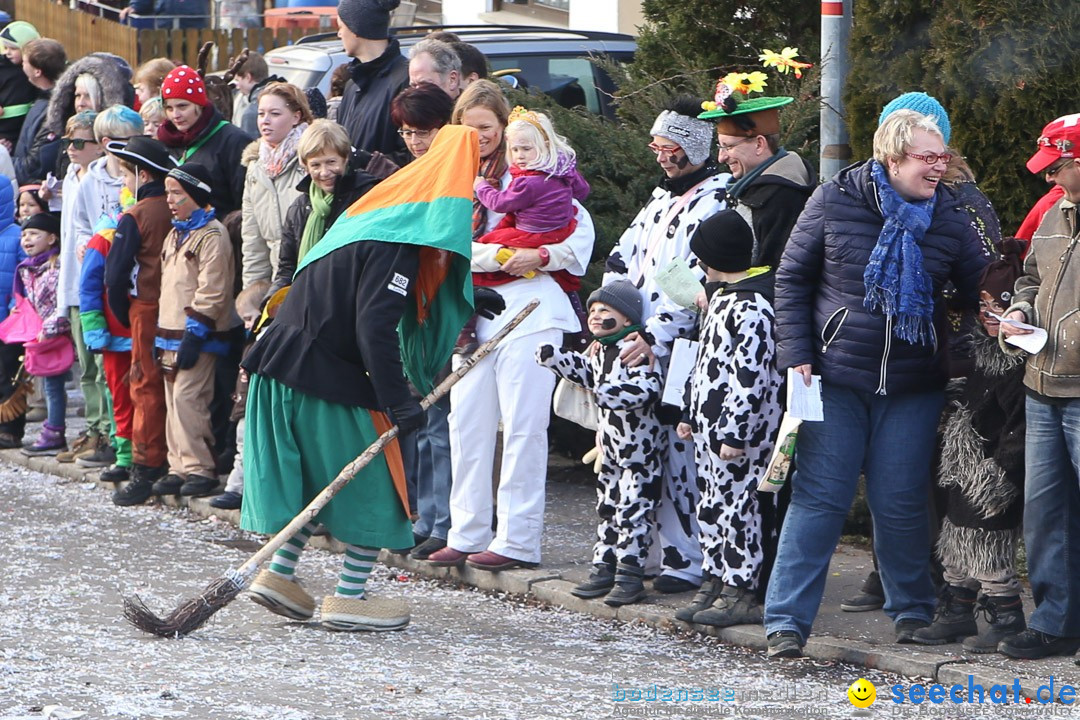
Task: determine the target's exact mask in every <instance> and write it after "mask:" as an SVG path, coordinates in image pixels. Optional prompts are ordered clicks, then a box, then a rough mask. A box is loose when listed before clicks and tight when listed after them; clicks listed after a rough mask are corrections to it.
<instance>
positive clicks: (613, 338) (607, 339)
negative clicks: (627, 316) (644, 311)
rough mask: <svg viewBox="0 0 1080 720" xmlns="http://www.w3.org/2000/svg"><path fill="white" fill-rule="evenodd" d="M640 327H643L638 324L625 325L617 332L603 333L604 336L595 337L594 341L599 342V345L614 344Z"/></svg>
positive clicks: (639, 329) (637, 330) (640, 328)
mask: <svg viewBox="0 0 1080 720" xmlns="http://www.w3.org/2000/svg"><path fill="white" fill-rule="evenodd" d="M642 329H643V328H642V327H641V326H640V325H627V326H626V327H624V328H623V329H622V330H620V331H619V332H617V333H612V334H611V335H605V336H604V337H598V338H596V342H598V343H600V344H601V345H614V344H615V343H617V342H619V341H620V340H622V339H623V338H624V337H626V336H627V335H629V334H630V333H636V332H640V331H641V330H642Z"/></svg>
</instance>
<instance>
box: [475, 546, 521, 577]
mask: <svg viewBox="0 0 1080 720" xmlns="http://www.w3.org/2000/svg"><path fill="white" fill-rule="evenodd" d="M465 562H466V563H467V564H468V565H470V566H471V567H474V568H476V569H477V570H488V571H490V572H498V571H500V570H510V569H512V568H519V567H535V565H536V563H530V562H525V561H524V560H515V559H513V558H508V557H506V556H504V555H500V554H499V553H495V552H491V551H490V550H485V551H484V552H480V553H473V554H472V555H470V556H469V559H468V560H466V561H465Z"/></svg>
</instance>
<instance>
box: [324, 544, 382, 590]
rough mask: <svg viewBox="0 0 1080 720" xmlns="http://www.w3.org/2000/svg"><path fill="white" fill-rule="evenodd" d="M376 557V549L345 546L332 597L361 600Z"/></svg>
mask: <svg viewBox="0 0 1080 720" xmlns="http://www.w3.org/2000/svg"><path fill="white" fill-rule="evenodd" d="M378 557H379V551H378V550H377V549H376V548H366V547H360V546H359V545H346V546H345V560H344V562H342V564H341V575H339V576H338V584H337V589H336V590H334V595H335V596H336V597H342V598H354V599H357V600H359V599H360V598H362V597H363V596H364V586H365V585H367V579H368V575H371V568H372V567H374V566H375V560H376V559H377V558H378Z"/></svg>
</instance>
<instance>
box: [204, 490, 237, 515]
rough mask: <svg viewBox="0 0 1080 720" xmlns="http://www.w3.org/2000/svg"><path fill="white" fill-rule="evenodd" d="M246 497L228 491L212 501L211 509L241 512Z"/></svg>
mask: <svg viewBox="0 0 1080 720" xmlns="http://www.w3.org/2000/svg"><path fill="white" fill-rule="evenodd" d="M243 499H244V496H243V495H241V494H240V493H235V492H233V491H232V490H226V491H225V492H223V493H221V494H220V495H218V496H217V497H216V498H214V499H213V500H211V501H210V507H212V508H217V509H218V510H239V509H240V506H241V505H242V504H243Z"/></svg>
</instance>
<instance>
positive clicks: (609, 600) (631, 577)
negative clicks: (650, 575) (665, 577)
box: [604, 563, 645, 607]
mask: <svg viewBox="0 0 1080 720" xmlns="http://www.w3.org/2000/svg"><path fill="white" fill-rule="evenodd" d="M644 580H645V571H644V570H642V569H641V568H639V567H638V566H636V565H628V564H626V563H619V564H618V565H616V566H615V588H614V589H613V590H612V591H611V592H609V593H608V596H607V597H606V598H604V604H605V605H611V606H612V607H618V606H620V605H630V604H632V603H636V602H637V601H639V600H641V599H642V598H644V597H645V582H644Z"/></svg>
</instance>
